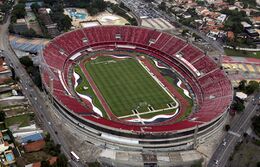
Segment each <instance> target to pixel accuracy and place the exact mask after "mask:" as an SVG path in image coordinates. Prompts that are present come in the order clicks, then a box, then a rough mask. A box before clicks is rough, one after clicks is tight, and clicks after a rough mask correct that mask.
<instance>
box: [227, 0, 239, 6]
mask: <svg viewBox="0 0 260 167" xmlns="http://www.w3.org/2000/svg"><path fill="white" fill-rule="evenodd" d="M225 1H226V2H227V3H228V4H229V5H234V3H235V1H236V0H225Z"/></svg>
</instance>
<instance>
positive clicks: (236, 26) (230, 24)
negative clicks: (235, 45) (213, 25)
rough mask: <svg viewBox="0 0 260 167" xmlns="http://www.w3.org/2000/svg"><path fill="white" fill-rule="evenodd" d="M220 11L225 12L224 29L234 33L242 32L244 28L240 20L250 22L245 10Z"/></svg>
mask: <svg viewBox="0 0 260 167" xmlns="http://www.w3.org/2000/svg"><path fill="white" fill-rule="evenodd" d="M221 13H224V14H227V15H228V19H227V21H225V24H224V30H225V31H232V32H234V33H235V35H236V34H238V33H241V32H243V30H244V28H243V26H242V24H241V21H246V22H248V23H251V21H250V20H249V19H248V17H247V15H246V12H245V11H238V10H237V9H236V10H228V9H225V10H222V11H221Z"/></svg>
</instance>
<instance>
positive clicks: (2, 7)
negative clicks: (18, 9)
mask: <svg viewBox="0 0 260 167" xmlns="http://www.w3.org/2000/svg"><path fill="white" fill-rule="evenodd" d="M13 3H14V2H12V1H8V0H5V1H4V2H2V4H0V11H1V12H3V13H8V12H9V11H10V9H11V8H12V6H13Z"/></svg>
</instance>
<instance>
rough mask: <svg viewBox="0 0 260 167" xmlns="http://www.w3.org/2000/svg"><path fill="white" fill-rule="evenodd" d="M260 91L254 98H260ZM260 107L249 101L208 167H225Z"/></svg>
mask: <svg viewBox="0 0 260 167" xmlns="http://www.w3.org/2000/svg"><path fill="white" fill-rule="evenodd" d="M259 97H260V93H257V94H256V95H255V96H254V98H255V99H258V98H259ZM258 108H259V106H258V105H255V104H254V102H253V101H249V103H248V104H247V106H246V108H245V110H244V111H243V113H241V114H240V115H239V118H238V119H237V120H235V121H234V123H233V124H231V128H230V130H229V133H227V134H226V135H225V137H224V139H223V141H221V143H220V144H219V146H218V147H217V148H216V150H215V152H214V154H213V155H212V157H211V159H210V161H209V163H208V167H212V166H219V167H224V166H225V165H226V163H227V161H228V159H229V157H230V155H231V154H232V152H233V150H234V148H235V146H236V144H237V143H238V142H240V141H241V140H242V138H243V134H244V132H245V131H246V130H247V129H248V128H249V126H250V125H251V121H250V120H251V118H252V117H253V116H254V115H255V113H256V110H257V109H258Z"/></svg>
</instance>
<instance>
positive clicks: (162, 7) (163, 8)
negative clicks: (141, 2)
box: [158, 2, 166, 11]
mask: <svg viewBox="0 0 260 167" xmlns="http://www.w3.org/2000/svg"><path fill="white" fill-rule="evenodd" d="M158 8H159V9H161V10H162V11H166V3H165V2H161V3H160V5H158Z"/></svg>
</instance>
